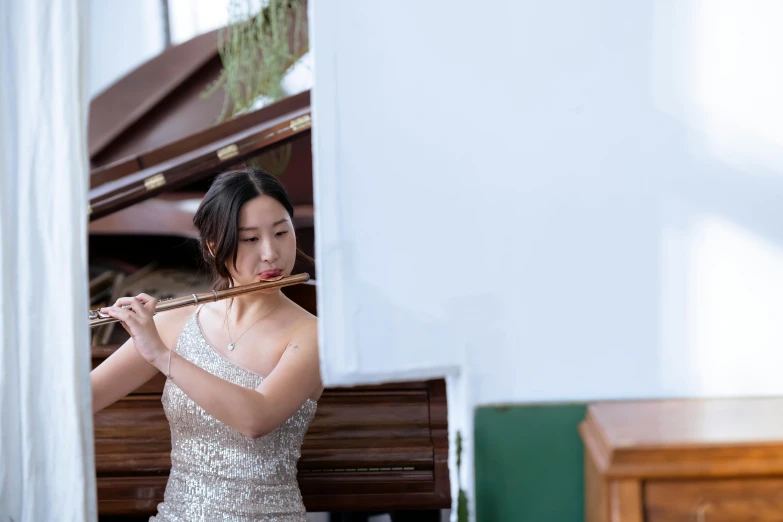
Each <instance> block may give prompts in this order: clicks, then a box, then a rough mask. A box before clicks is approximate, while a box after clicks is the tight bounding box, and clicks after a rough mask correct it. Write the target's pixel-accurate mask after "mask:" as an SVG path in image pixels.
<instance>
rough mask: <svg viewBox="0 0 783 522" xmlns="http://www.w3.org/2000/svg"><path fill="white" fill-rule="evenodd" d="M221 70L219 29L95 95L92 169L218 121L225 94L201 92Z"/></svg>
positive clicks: (91, 119) (165, 53) (90, 140)
mask: <svg viewBox="0 0 783 522" xmlns="http://www.w3.org/2000/svg"><path fill="white" fill-rule="evenodd" d="M221 69H222V63H221V61H220V55H219V54H218V31H212V32H210V33H206V34H203V35H201V36H197V37H196V38H193V39H191V40H189V41H187V42H184V43H182V44H179V45H176V46H172V47H169V48H167V49H166V50H164V51H163V52H162V53H160V54H159V55H158V56H156V57H154V58H152V59H150V60H149V61H147V62H146V63H144V64H142V65H141V66H139V67H137V68H136V69H134V70H133V71H131V72H130V73H128V74H126V75H125V76H124V77H122V78H120V79H119V80H118V81H116V82H115V83H114V84H113V85H111V86H110V87H109V88H107V89H106V90H105V91H103V92H101V93H100V94H99V95H97V96H96V97H95V98H93V100H92V101H91V103H90V116H89V123H88V131H87V141H88V150H89V155H90V163H91V167H92V168H95V167H101V166H105V165H107V164H109V163H113V162H115V161H117V160H120V159H123V158H125V157H127V156H130V155H132V154H134V153H137V152H138V151H141V150H150V149H154V148H157V147H159V146H161V145H162V144H164V143H168V142H171V141H175V140H178V139H180V138H183V137H185V136H187V135H189V134H191V133H193V132H197V131H201V130H204V129H206V128H208V127H210V126H212V125H214V124H215V122H216V121H217V117H218V115H219V114H220V110H221V108H222V105H223V101H224V100H223V95H222V93H220V92H218V93H215V94H213V95H212V96H209V97H206V98H205V97H202V96H201V94H202V93H203V92H204V91H205V90H206V88H207V86H208V85H209V84H210V82H213V81H215V80H216V79H217V78H218V76H219V75H220V71H221Z"/></svg>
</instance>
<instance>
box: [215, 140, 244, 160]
mask: <svg viewBox="0 0 783 522" xmlns="http://www.w3.org/2000/svg"><path fill="white" fill-rule="evenodd" d="M238 154H239V147H237V145H236V143H232V144H231V145H229V146H227V147H223V148H222V149H220V150H219V151H217V157H218V159H219V160H220V161H226V160H227V159H229V158H233V157H234V156H237V155H238Z"/></svg>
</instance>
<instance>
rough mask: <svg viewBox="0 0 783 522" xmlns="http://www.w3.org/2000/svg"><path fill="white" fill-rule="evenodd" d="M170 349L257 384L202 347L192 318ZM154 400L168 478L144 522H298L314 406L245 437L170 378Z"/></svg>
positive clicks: (310, 404) (247, 373)
mask: <svg viewBox="0 0 783 522" xmlns="http://www.w3.org/2000/svg"><path fill="white" fill-rule="evenodd" d="M175 350H176V352H177V354H179V355H180V356H182V357H184V358H185V359H188V360H189V361H190V362H192V363H194V364H196V365H198V366H200V367H201V368H203V369H205V370H206V371H208V372H210V373H212V374H213V375H217V376H218V377H220V378H222V379H225V380H227V381H231V382H233V383H235V384H238V385H240V386H244V387H246V388H256V387H258V385H260V384H261V382H262V381H263V378H262V377H261V376H259V375H256V374H255V373H252V372H250V371H249V370H246V369H244V368H241V367H239V366H236V365H235V364H233V363H231V362H229V361H228V360H226V359H225V358H224V357H223V356H222V355H221V354H220V353H218V352H217V351H216V350H215V349H214V348H213V347H212V346H211V345H210V344H209V342H208V341H207V340H206V338H205V337H204V335H203V332H202V330H201V327H200V325H199V321H198V315H197V314H193V315H192V316H191V317H190V319H189V320H188V323H187V324H186V325H185V328H184V329H183V331H182V333H181V334H180V336H179V339H178V340H177V345H176V347H175ZM174 378H175V379H176V375H175V376H174ZM161 400H162V402H163V409H164V411H165V413H166V417H167V418H168V420H169V424H170V427H171V474H170V475H169V480H168V483H167V485H166V492H165V494H164V501H163V502H162V503H160V504H158V514H157V515H156V516H154V517H151V518H150V519H149V520H150V522H153V521H155V522H196V521H210V522H211V521H225V522H251V521H253V522H262V521H263V522H267V521H280V522H306V520H307V516H306V514H305V508H304V504H303V503H302V495H301V493H300V491H299V485H298V483H297V480H296V474H297V462H298V460H299V457H300V454H301V453H300V449H301V446H302V441H303V439H304V435H305V432H306V431H307V428H308V426H309V425H310V422H311V421H312V419H313V416H314V415H315V410H316V402H315V401H313V400H310V399H308V400H307V401H306V402H305V403H304V404H303V405H302V407H301V408H300V409H299V410H298V411H297V412H296V413H295V414H294V415H293V416H292V417H291V418H290V419H288V420H287V421H286V422H285V423H284V424H283V425H282V426H280V427H279V428H277V429H276V430H275V431H273V432H272V433H269V434H268V435H265V436H263V437H260V438H258V439H250V438H248V437H245V436H244V435H243V434H242V433H240V432H238V431H237V430H235V429H234V428H231V427H230V426H228V425H226V424H223V423H222V422H221V421H219V420H217V419H215V418H214V417H212V416H211V415H209V414H208V413H207V412H205V411H204V410H203V409H202V408H201V407H200V406H198V405H197V404H196V403H195V402H193V401H192V400H191V399H190V398H189V397H188V396H187V395H185V394H184V393H183V392H182V390H180V389H179V388H178V387H177V385H176V384H175V382H174V381H173V380H172V379H169V380H167V381H166V384H165V386H164V388H163V396H162V399H161Z"/></svg>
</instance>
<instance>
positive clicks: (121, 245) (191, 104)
mask: <svg viewBox="0 0 783 522" xmlns="http://www.w3.org/2000/svg"><path fill="white" fill-rule="evenodd" d="M220 67H221V64H220V58H219V55H218V52H217V35H216V34H215V33H214V32H213V33H209V34H206V35H202V36H199V37H197V38H194V39H193V40H190V41H189V42H186V43H184V44H181V45H179V46H176V47H172V48H169V49H167V50H166V51H164V52H163V53H162V54H161V55H159V56H158V57H156V58H154V59H153V60H151V61H150V62H148V63H146V64H144V65H142V66H140V67H139V68H137V69H136V70H134V71H132V72H131V73H129V74H128V75H127V76H125V77H123V78H122V79H120V80H119V81H118V82H117V83H115V84H114V85H113V86H111V87H110V88H109V89H108V90H106V91H104V92H103V93H102V94H100V95H99V96H98V97H96V98H95V99H94V100H93V101H92V104H91V113H90V127H89V152H90V159H91V179H90V197H89V199H90V208H89V209H88V212H89V216H90V226H89V234H90V235H89V258H90V293H91V305H92V307H93V308H95V307H98V306H101V305H103V304H104V303H111V302H114V300H116V299H117V298H118V297H121V296H125V295H135V294H137V293H139V292H142V291H144V292H147V293H150V294H152V295H155V296H156V297H157V298H159V299H166V298H169V297H175V296H180V295H188V294H191V293H193V292H200V291H205V290H208V289H209V288H210V286H209V281H208V280H207V276H206V275H205V274H203V273H202V272H201V271H200V266H199V253H198V249H197V234H196V230H195V228H194V226H193V224H192V217H193V213H194V211H195V209H196V207H197V205H198V203H199V201H200V199H201V198H202V197H203V195H204V193H205V192H206V190H207V188H208V186H209V183H210V182H211V180H212V179H213V178H214V176H215V175H216V174H217V173H219V172H222V171H224V170H226V169H229V168H232V167H236V166H240V165H261V166H263V167H264V168H266V169H267V170H268V171H271V172H272V173H273V174H275V175H277V176H279V177H280V178H281V181H283V183H284V185H285V186H286V188H287V190H288V192H289V195H290V196H291V199H292V202H293V204H294V205H295V220H294V225H295V227H296V229H297V237H298V243H299V246H300V247H301V248H302V249H303V250H304V251H305V252H306V253H307V254H309V255H311V256H313V255H314V248H313V237H314V235H313V234H314V222H313V189H312V157H311V140H310V134H311V131H310V93H309V92H302V93H299V94H295V95H293V96H290V97H288V98H286V99H283V100H282V101H280V102H277V103H275V104H273V105H270V106H267V107H264V108H262V109H260V110H257V111H255V112H251V113H248V114H245V115H242V116H239V117H236V118H234V119H230V120H227V121H224V122H222V123H216V118H217V115H218V114H219V112H220V110H221V107H222V103H223V100H222V97H220V96H214V97H211V98H204V97H202V96H200V94H201V92H202V91H203V90H204V89H205V88H206V86H207V85H208V84H209V83H210V82H211V81H212V80H214V79H215V78H216V77H217V75H218V74H219V71H220ZM298 271H307V272H309V273H310V275H311V276H312V280H311V281H310V283H308V284H305V285H296V286H292V287H288V288H286V289H285V292H286V293H287V294H288V295H289V296H290V297H291V298H292V299H294V300H295V301H296V302H298V303H299V304H300V305H302V306H303V307H305V308H306V309H308V310H310V311H311V312H313V313H317V310H316V299H315V295H316V291H317V288H318V279H317V274H316V273H315V267H314V266H312V265H308V264H306V263H304V264H302V265H301V266H298V267H297V269H295V273H296V272H298ZM126 339H127V334H126V333H125V331H124V330H123V329H122V328H120V327H112V326H111V325H109V326H102V327H98V328H96V329H94V330H93V338H92V346H91V350H92V359H93V366H96V365H98V364H100V363H101V362H102V361H103V360H104V359H106V358H107V357H108V356H109V355H111V354H112V353H113V352H114V350H116V349H117V347H118V346H119V345H120V344H121V343H122V342H124V341H125V340H126ZM163 382H164V381H163V376H162V375H157V376H156V377H154V378H153V379H152V380H150V381H149V382H148V383H146V384H145V385H143V386H142V387H140V388H139V389H138V390H136V391H135V392H133V393H132V394H131V395H130V396H128V397H127V398H125V399H123V400H120V401H119V402H118V403H116V404H115V405H113V406H111V407H109V408H107V409H106V410H104V411H102V412H100V413H98V414H97V415H96V416H95V459H96V473H97V484H98V510H99V514H100V518H101V520H104V521H108V520H146V519H147V517H149V516H150V515H151V514H154V513H155V512H156V507H157V504H158V503H159V502H161V501H162V500H163V491H164V488H165V484H166V480H167V476H168V471H169V468H170V460H169V451H170V432H169V426H168V423H167V421H166V418H165V416H164V414H163V409H162V405H161V402H160V395H161V391H162V387H163ZM446 419H447V415H446V393H445V383H444V381H443V380H434V381H427V382H404V383H397V384H387V385H381V386H362V387H355V388H330V389H327V390H326V391H325V392H324V394H323V397H322V399H321V400H320V401H319V405H318V411H317V414H316V417H315V419H314V421H313V423H312V425H311V428H310V430H309V431H308V433H307V435H306V438H305V442H304V447H303V449H302V458H301V460H300V463H299V484H300V487H301V490H302V493H303V496H304V502H305V506H306V507H307V509H308V511H311V512H330V513H332V520H361V519H362V517H366V516H367V515H368V514H373V513H391V514H392V517H393V519H394V520H439V510H440V509H443V508H449V507H450V504H451V500H450V487H449V475H448V463H447V461H448V431H447V423H446Z"/></svg>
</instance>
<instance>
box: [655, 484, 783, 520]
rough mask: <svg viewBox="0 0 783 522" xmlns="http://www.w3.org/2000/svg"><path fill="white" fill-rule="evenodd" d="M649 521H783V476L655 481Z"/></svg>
mask: <svg viewBox="0 0 783 522" xmlns="http://www.w3.org/2000/svg"><path fill="white" fill-rule="evenodd" d="M644 508H645V518H644V520H645V522H783V478H764V479H730V480H671V481H651V482H647V483H645V485H644Z"/></svg>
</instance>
